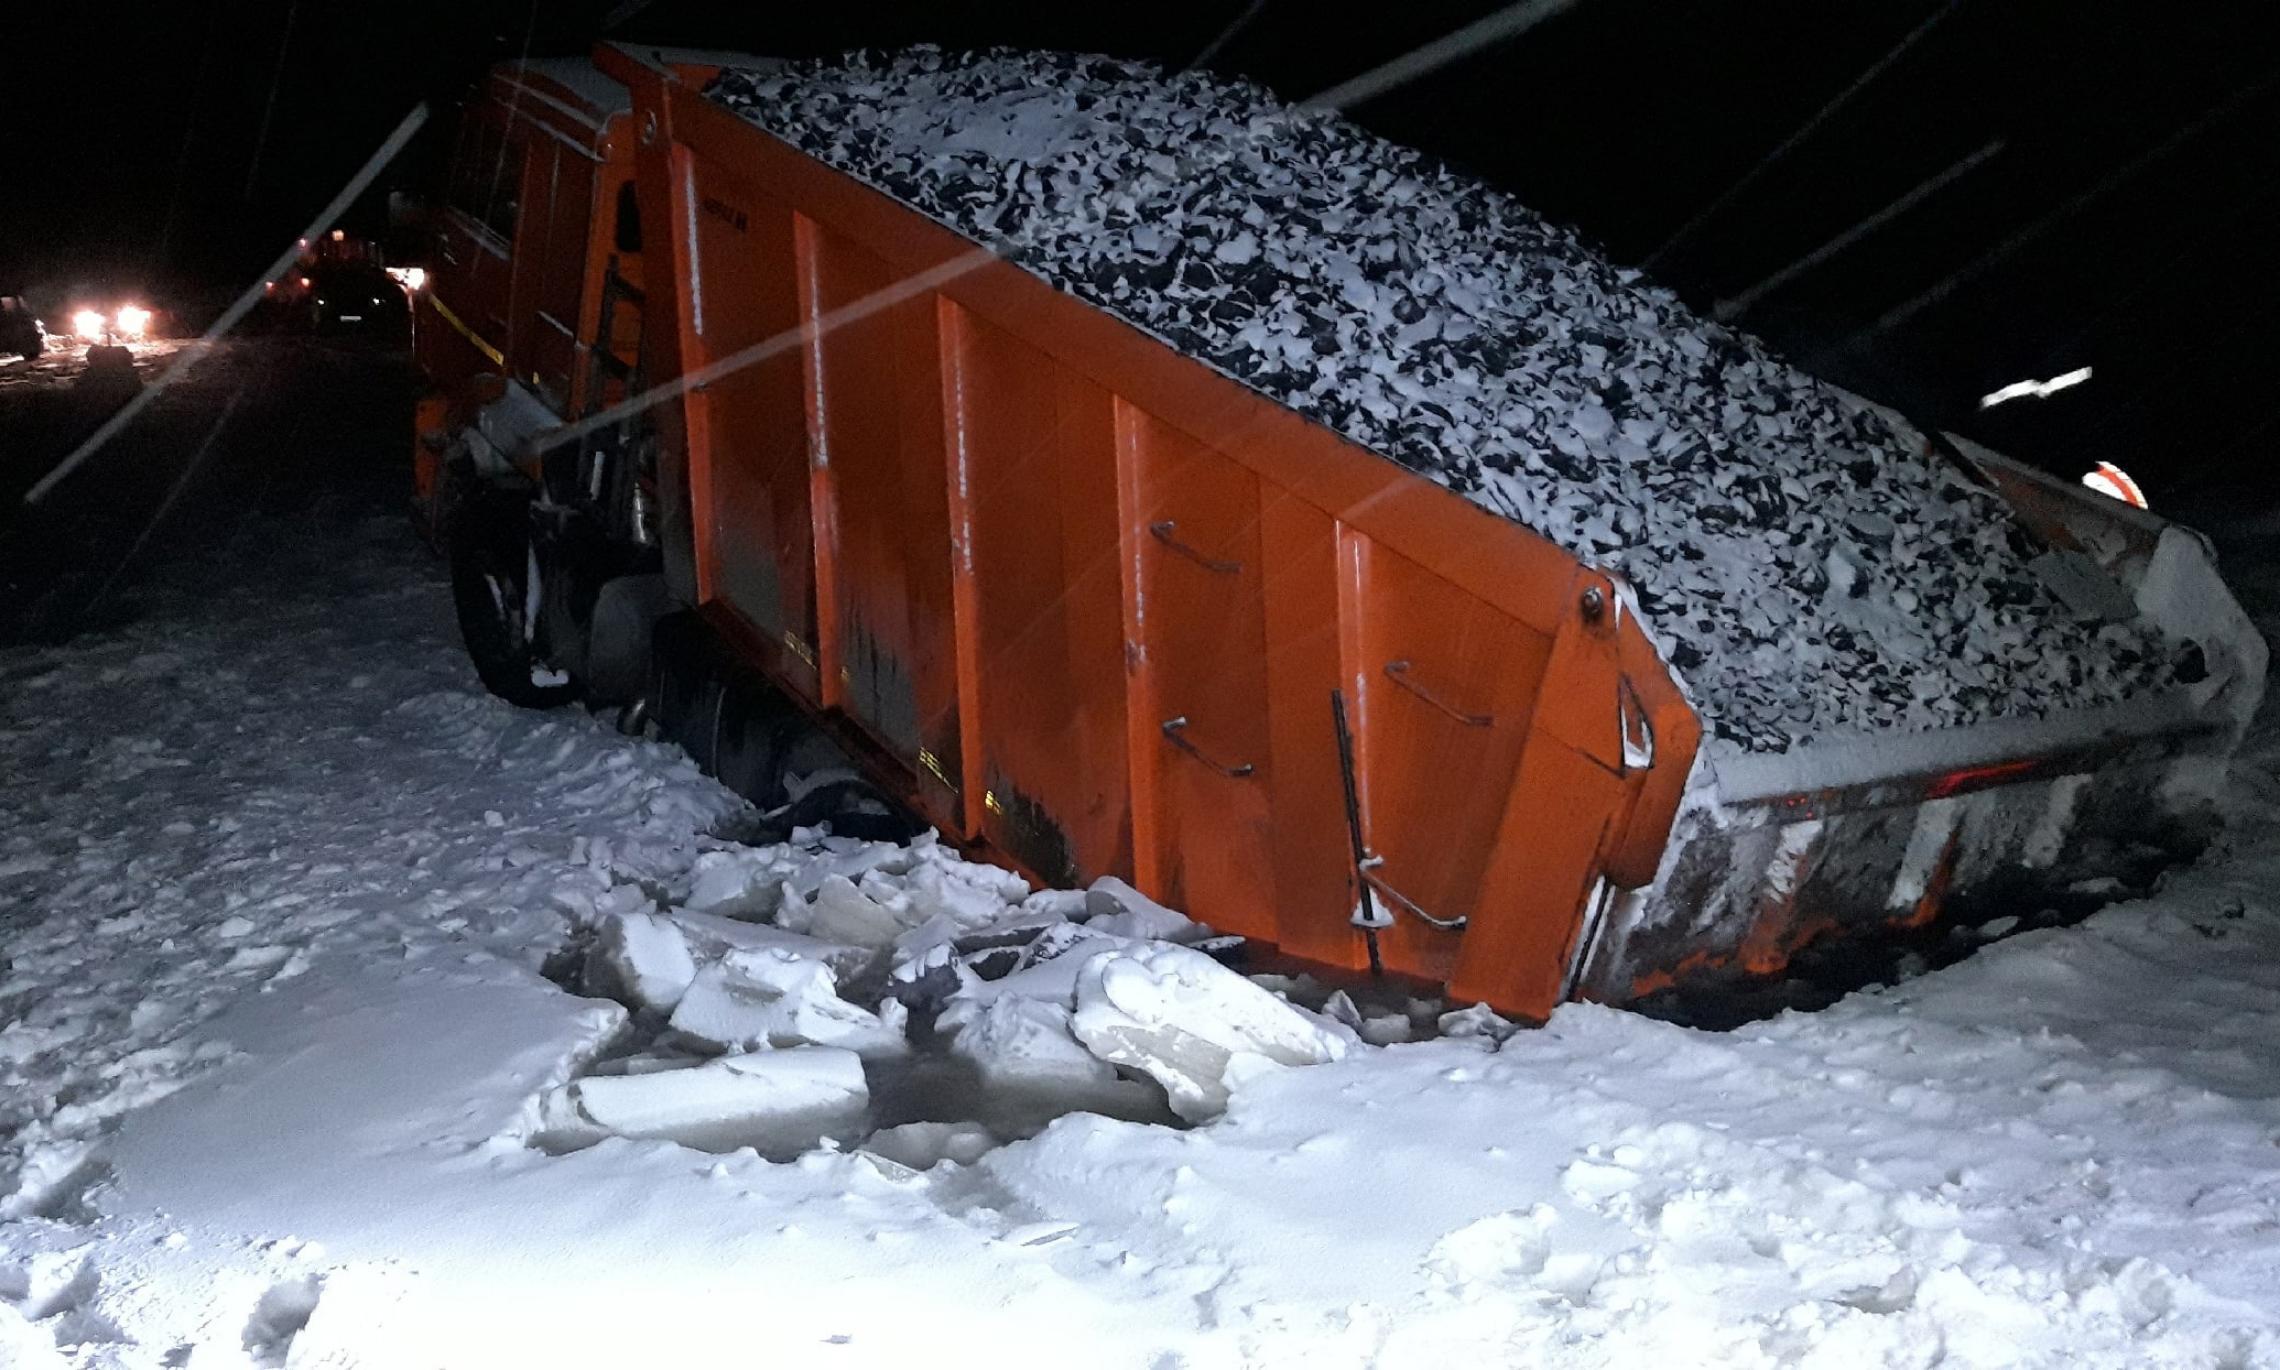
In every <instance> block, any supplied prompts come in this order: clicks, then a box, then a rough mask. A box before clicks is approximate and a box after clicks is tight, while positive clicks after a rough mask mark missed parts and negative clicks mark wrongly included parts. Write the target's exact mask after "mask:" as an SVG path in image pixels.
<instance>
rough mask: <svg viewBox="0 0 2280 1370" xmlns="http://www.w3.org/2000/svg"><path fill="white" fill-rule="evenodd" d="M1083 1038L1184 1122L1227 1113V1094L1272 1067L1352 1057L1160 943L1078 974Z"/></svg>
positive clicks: (1106, 958)
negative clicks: (1158, 1091) (1159, 1091)
mask: <svg viewBox="0 0 2280 1370" xmlns="http://www.w3.org/2000/svg"><path fill="white" fill-rule="evenodd" d="M1074 1027H1075V1031H1076V1035H1077V1040H1079V1041H1081V1042H1083V1043H1084V1044H1085V1046H1086V1047H1087V1048H1088V1049H1089V1050H1090V1051H1091V1052H1092V1053H1093V1054H1094V1055H1095V1056H1098V1057H1100V1058H1101V1059H1102V1060H1104V1061H1110V1062H1113V1063H1115V1064H1117V1065H1120V1066H1129V1067H1131V1068H1132V1069H1134V1070H1138V1071H1141V1072H1143V1073H1145V1074H1147V1075H1148V1076H1150V1077H1151V1078H1153V1079H1154V1080H1155V1081H1156V1082H1157V1083H1158V1084H1161V1085H1162V1086H1163V1087H1164V1091H1165V1093H1166V1094H1168V1095H1169V1096H1170V1097H1171V1103H1172V1109H1173V1111H1174V1112H1176V1113H1178V1114H1179V1115H1180V1116H1181V1117H1183V1118H1187V1119H1190V1120H1191V1121H1193V1120H1201V1119H1206V1118H1212V1117H1216V1116H1218V1115H1219V1114H1220V1113H1221V1112H1223V1111H1225V1109H1226V1107H1227V1100H1228V1096H1229V1094H1230V1092H1231V1091H1232V1090H1233V1089H1235V1088H1236V1087H1237V1086H1239V1085H1240V1084H1241V1083H1242V1081H1243V1080H1244V1079H1246V1078H1248V1077H1250V1076H1251V1075H1253V1074H1255V1073H1257V1072H1259V1071H1261V1070H1264V1069H1268V1068H1271V1067H1273V1066H1278V1065H1282V1066H1306V1065H1320V1064H1322V1063H1324V1062H1327V1061H1335V1060H1338V1059H1340V1058H1341V1057H1343V1056H1344V1055H1345V1054H1346V1043H1345V1042H1344V1041H1343V1040H1341V1039H1340V1038H1339V1037H1337V1036H1335V1035H1333V1034H1332V1033H1330V1032H1329V1031H1327V1030H1325V1029H1323V1028H1321V1027H1319V1026H1317V1025H1316V1024H1315V1023H1313V1022H1311V1021H1309V1020H1308V1018H1307V1017H1306V1016H1305V1015H1303V1014H1301V1013H1300V1012H1299V1011H1298V1010H1296V1009H1294V1008H1292V1007H1291V1006H1290V1005H1289V1004H1286V1003H1284V1002H1283V1001H1282V1000H1280V999H1277V998H1276V997H1275V996H1273V995H1272V994H1269V993H1268V992H1267V991H1265V990H1263V989H1261V988H1259V987H1258V986H1257V985H1254V984H1252V983H1251V982H1250V981H1248V980H1246V979H1244V978H1243V977H1242V976H1240V975H1237V974H1236V973H1235V972H1233V971H1231V970H1229V969H1227V968H1226V967H1225V966H1222V965H1220V964H1219V963H1218V962H1217V961H1214V960H1212V959H1211V958H1210V957H1208V956H1206V955H1204V954H1203V953H1202V952H1199V951H1191V950H1189V949H1188V948H1186V947H1176V946H1171V945H1169V944H1166V943H1161V942H1159V943H1154V944H1151V945H1149V946H1146V947H1143V948H1140V949H1137V950H1133V951H1123V952H1107V953H1103V954H1101V955H1098V956H1094V957H1092V958H1091V959H1089V960H1087V961H1086V962H1085V964H1084V966H1083V968H1082V970H1081V971H1080V972H1079V974H1078V977H1077V1009H1076V1015H1075V1018H1074Z"/></svg>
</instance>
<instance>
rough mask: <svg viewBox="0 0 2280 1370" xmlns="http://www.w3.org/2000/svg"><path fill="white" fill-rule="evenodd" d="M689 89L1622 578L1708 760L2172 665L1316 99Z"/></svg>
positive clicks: (1142, 79) (902, 78) (1175, 81)
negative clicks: (2076, 612) (2064, 599)
mask: <svg viewBox="0 0 2280 1370" xmlns="http://www.w3.org/2000/svg"><path fill="white" fill-rule="evenodd" d="M710 94H711V95H712V97H713V98H714V99H716V100H718V101H719V102H721V103H723V104H725V105H727V106H729V107H730V108H732V109H734V110H736V111H738V112H739V113H741V114H742V115H743V116H744V117H745V118H747V119H749V120H750V121H751V122H753V123H755V124H757V125H759V126H760V127H761V128H764V129H766V130H768V131H770V132H772V133H774V134H776V135H778V136H779V137H782V138H784V139H785V140H787V141H788V142H790V143H792V144H793V145H795V146H797V147H798V148H800V149H801V150H802V151H804V152H807V153H809V154H811V155H813V156H815V157H817V158H819V159H821V160H822V161H824V162H826V163H828V164H830V165H832V166H834V167H837V168H839V169H840V170H842V171H845V172H848V173H850V174H851V175H853V176H855V177H857V178H858V179H860V180H862V181H864V182H866V183H868V184H870V185H872V186H875V187H877V188H878V189H880V190H882V191H884V192H886V193H887V194H889V195H891V196H893V197H895V198H896V199H898V200H900V201H902V202H903V203H905V204H907V205H910V206H911V207H913V208H915V209H917V210H919V211H921V212H923V213H925V214H926V215H928V216H930V217H932V218H934V219H936V220H938V221H940V222H942V223H943V224H945V225H947V226H949V227H951V228H953V229H955V230H957V231H958V232H960V233H962V234H964V235H966V236H968V237H971V238H973V239H975V240H977V241H981V242H986V243H991V244H995V245H998V246H999V247H1000V248H1001V250H1003V251H1005V252H1006V254H1007V255H1008V256H1009V257H1010V259H1011V260H1013V261H1015V262H1017V263H1019V264H1020V265H1021V266H1023V267H1025V268H1027V269H1028V270H1030V271H1032V272H1034V273H1036V274H1037V275H1039V276H1041V277H1043V278H1044V279H1046V280H1047V281H1050V282H1051V283H1052V284H1054V285H1055V286H1057V287H1058V288H1060V289H1062V290H1065V291H1067V292H1069V293H1070V294H1072V295H1075V296H1077V297H1079V298H1081V299H1084V300H1086V301H1089V302H1091V303H1093V304H1095V305H1098V306H1101V307H1103V308H1106V309H1108V310H1110V311H1111V312H1113V313H1115V314H1116V315H1117V316H1119V317H1121V318H1123V319H1125V320H1127V321H1128V322H1130V323H1132V324H1134V325H1135V326H1137V327H1139V328H1141V329H1143V330H1145V331H1147V332H1148V333H1150V334H1153V335H1154V336H1156V337H1158V338H1160V339H1162V340H1163V341H1165V342H1166V343H1168V344H1170V345H1171V346H1173V347H1175V348H1177V349H1179V350H1180V351H1181V352H1184V353H1186V354H1188V355H1190V356H1192V357H1195V358H1197V359H1199V360H1201V361H1203V362H1205V363H1207V364H1209V365H1210V366H1212V367H1214V368H1216V369H1217V370H1219V371H1221V372H1223V373H1225V374H1226V375H1228V376H1230V377H1232V378H1233V379H1235V380H1237V381H1240V382H1241V383H1242V384H1244V385H1246V386H1249V387H1251V388H1253V389H1255V390H1257V391H1259V392H1260V393H1262V394H1265V395H1267V396H1269V397H1271V398H1273V399H1275V400H1277V401H1279V402H1280V403H1282V404H1285V405H1287V406H1289V407H1290V408H1292V409H1294V410H1296V411H1298V412H1299V413H1302V414H1304V415H1306V416H1308V417H1309V418H1312V419H1314V420H1316V421H1318V422H1321V423H1323V424H1325V425H1327V426H1328V427H1330V428H1331V429H1333V430H1335V431H1336V432H1338V433H1339V434H1341V435H1343V436H1344V437H1346V438H1348V439H1350V440H1351V441H1353V442H1355V443H1357V444H1359V445H1360V446H1363V447H1365V448H1368V449H1370V450H1372V451H1374V452H1377V453H1379V454H1380V455H1383V456H1385V457H1387V458H1390V459H1391V460H1393V461H1396V462H1399V463H1400V464H1401V465H1403V466H1405V467H1408V468H1409V469H1411V470H1413V471H1417V472H1419V473H1420V474H1423V475H1425V476H1428V477H1430V478H1431V479H1433V480H1435V481H1438V482H1440V483H1441V484H1443V485H1445V486H1447V487H1449V488H1450V489H1452V490H1454V491H1456V492H1458V493H1459V494H1462V495H1463V496H1465V497H1466V498H1468V499H1470V500H1472V501H1473V502H1474V503H1476V504H1479V505H1481V506H1483V507H1485V508H1487V509H1490V510H1492V511H1494V512H1496V513H1499V514H1501V515H1503V516H1505V517H1507V518H1511V519H1513V520H1515V521H1517V522H1519V523H1521V524H1523V525H1525V526H1527V527H1529V528H1531V529H1534V530H1535V531H1537V532H1539V533H1541V534H1543V535H1544V536H1546V537H1548V538H1550V539H1552V540H1553V541H1555V542H1557V543H1558V544H1560V545H1561V546H1562V547H1565V548H1567V549H1568V550H1570V551H1571V552H1574V553H1575V554H1576V555H1578V556H1580V557H1582V558H1583V559H1584V560H1586V561H1588V562H1591V563H1593V564H1595V565H1599V566H1604V567H1607V568H1609V569H1611V570H1614V571H1616V572H1619V573H1620V574H1622V575H1623V576H1625V577H1627V578H1628V579H1629V581H1630V583H1631V585H1632V586H1633V587H1634V589H1635V590H1636V592H1637V595H1638V600H1639V604H1640V607H1641V609H1642V611H1643V613H1644V616H1645V619H1646V623H1647V627H1648V629H1649V631H1650V632H1652V633H1653V634H1654V636H1655V638H1656V640H1657V642H1658V645H1659V646H1660V647H1661V649H1662V651H1663V652H1664V654H1665V655H1666V656H1667V657H1668V658H1669V660H1670V662H1671V664H1672V665H1673V666H1674V667H1676V668H1677V669H1678V671H1679V672H1680V674H1681V675H1682V677H1683V678H1684V680H1685V681H1686V683H1687V686H1688V688H1689V690H1690V693H1691V695H1692V697H1693V698H1694V700H1695V701H1696V703H1697V704H1698V706H1699V707H1700V708H1701V710H1702V712H1703V713H1704V715H1705V720H1706V722H1707V723H1708V725H1709V727H1710V728H1711V730H1712V732H1713V735H1714V736H1715V737H1716V738H1718V739H1722V741H1723V744H1724V745H1726V746H1728V747H1739V748H1742V749H1746V750H1749V751H1756V752H1778V751H1783V750H1787V749H1788V748H1790V747H1791V746H1793V745H1795V744H1797V743H1799V742H1801V741H1804V740H1807V739H1810V738H1814V737H1818V736H1821V735H1823V734H1825V733H1827V732H1830V731H1832V730H1837V729H1901V730H1912V729H1924V728H1934V727H1941V726H1949V725H1956V724H1964V723H1970V722H1974V721H1977V720H1981V719H1985V718H1993V717H2002V716H2027V715H2038V714H2041V713H2044V712H2047V711H2049V710H2051V709H2053V708H2056V707H2060V706H2062V705H2067V704H2081V703H2095V702H2105V701H2111V700H2114V699H2118V698H2121V697H2123V696H2126V695H2129V694H2131V693H2134V692H2136V691H2139V690H2142V689H2144V688H2147V687H2149V686H2152V685H2155V684H2159V683H2161V682H2162V681H2164V680H2165V679H2166V678H2167V675H2168V666H2167V660H2166V651H2165V649H2164V648H2163V647H2162V646H2161V643H2160V639H2159V637H2158V635H2157V634H2155V633H2153V632H2152V631H2151V630H2150V629H2148V628H2146V627H2144V626H2143V625H2141V624H2137V623H2129V624H2107V625H2105V626H2104V627H2097V626H2093V625H2088V624H2084V623H2081V622H2078V621H2076V620H2074V619H2072V618H2070V617H2069V616H2068V615H2067V614H2066V613H2065V611H2064V610H2063V609H2062V608H2061V607H2060V605H2059V604H2058V602H2057V601H2056V599H2055V598H2054V597H2053V596H2052V594H2051V593H2050V591H2049V590H2048V589H2047V588H2046V587H2045V586H2044V585H2043V584H2042V583H2041V582H2040V581H2039V580H2038V579H2037V578H2036V576H2035V575H2034V573H2033V572H2032V571H2031V570H2030V569H2029V567H2028V564H2027V563H2028V559H2029V558H2030V557H2031V556H2032V555H2034V553H2035V551H2036V550H2037V549H2035V548H2034V547H2033V546H2032V545H2031V544H2030V543H2029V541H2028V540H2027V537H2026V535H2025V533H2024V531H2023V530H2022V529H2021V528H2020V527H2019V526H2018V524H2017V523H2016V521H2015V520H2014V519H2013V518H2012V517H2011V516H2010V515H2009V513H2008V511H2007V510H2006V508H2005V507H2004V506H2003V505H2002V504H2001V503H2000V501H1999V500H1997V499H1996V498H1995V497H1994V496H1992V495H1990V494H1986V493H1984V492H1982V491H1980V490H1978V489H1975V488H1973V487H1972V486H1970V485H1969V484H1967V483H1966V482H1965V481H1964V480H1963V479H1962V478H1961V477H1960V476H1959V475H1957V474H1955V473H1954V472H1952V471H1950V470H1948V469H1947V468H1945V467H1943V466H1941V465H1938V464H1936V463H1935V462H1933V461H1930V460H1927V459H1926V458H1925V457H1924V456H1922V455H1921V454H1920V453H1919V452H1917V451H1916V450H1915V449H1914V447H1913V446H1911V444H1910V442H1909V440H1907V439H1905V438H1903V437H1902V436H1900V435H1899V434H1897V433H1895V432H1894V430H1893V428H1892V426H1891V425H1890V424H1888V423H1887V422H1886V421H1885V420H1884V418H1882V417H1881V416H1880V415H1877V414H1875V413H1873V412H1869V411H1867V410H1865V409H1863V408H1862V407H1861V406H1859V405H1858V404H1856V403H1853V402H1851V401H1849V400H1848V399H1847V398H1845V397H1844V396H1842V395H1841V394H1839V393H1838V392H1837V391H1835V390H1834V389H1833V388H1831V387H1829V386H1827V385H1825V384H1823V383H1822V382H1820V381H1817V380H1815V379H1813V378H1812V377H1810V376H1807V375H1805V374H1803V373H1801V372H1799V371H1797V370H1796V369H1794V368H1792V367H1790V366H1789V365H1787V364H1786V363H1784V362H1782V361H1781V360H1779V359H1778V358H1776V357H1774V356H1773V355H1772V354H1771V353H1769V352H1768V351H1767V350H1766V348H1765V346H1764V345H1763V344H1762V343H1760V342H1759V341H1757V340H1756V339H1754V338H1751V337H1748V336H1746V335H1743V334H1740V333H1736V332H1734V331H1732V330H1730V329H1728V328H1725V327H1723V326H1720V325H1718V324H1715V323H1711V322H1708V321H1705V320H1703V319H1700V318H1697V317H1695V316H1694V315H1693V314H1691V313H1690V312H1688V311H1687V309H1686V308H1685V307H1684V306H1683V305H1682V304H1681V303H1680V302H1679V300H1678V299H1677V297H1676V296H1674V295H1673V294H1671V293H1670V292H1669V291H1667V290H1664V289H1662V288H1659V287H1656V286H1653V285H1650V284H1649V283H1647V282H1646V281H1645V280H1644V279H1643V278H1641V277H1640V276H1639V275H1638V273H1636V272H1633V271H1629V270H1626V269H1623V268H1621V267H1617V266H1615V265H1614V264H1612V263H1610V262H1608V261H1607V260H1606V259H1605V258H1603V257H1601V256H1599V255H1598V254H1597V253H1596V252H1595V251H1593V250H1592V249H1591V248H1590V247H1588V246H1587V245H1586V244H1584V243H1583V242H1582V241H1581V240H1579V239H1578V238H1577V237H1576V235H1575V234H1573V233H1572V232H1570V231H1568V230H1566V229H1564V228H1561V227H1559V226H1557V225H1555V224H1551V223H1548V222H1546V221H1545V220H1544V219H1543V218H1541V217H1539V216H1538V215H1536V214H1535V213H1533V212H1532V211H1530V210H1528V209H1527V208H1526V207H1524V206H1523V205H1521V204H1519V203H1518V202H1516V201H1514V200H1513V199H1511V198H1510V197H1509V196H1506V195H1504V194H1501V193H1499V192H1497V191H1496V190H1494V189H1491V188H1490V187H1488V186H1486V185H1484V184H1482V183H1480V182H1478V181H1476V180H1473V179H1471V178H1468V177H1466V176H1463V175H1460V174H1458V173H1456V172H1454V171H1452V170H1450V169H1449V168H1447V167H1444V166H1442V165H1440V164H1439V163H1437V162H1435V161H1434V160H1433V159H1431V158H1429V157H1427V156H1425V155H1423V154H1421V153H1418V152H1416V151H1413V150H1411V149H1407V148H1403V147H1399V146H1397V145H1395V144H1392V143H1389V142H1386V141H1385V140H1383V139H1381V138H1378V137H1376V136H1374V135H1372V134H1370V133H1368V132H1366V131H1364V130H1363V129H1361V128H1359V127H1357V126H1355V125H1354V124H1352V123H1349V122H1347V121H1346V120H1345V119H1343V118H1341V117H1339V116H1337V115H1335V114H1331V113H1326V112H1320V111H1310V110H1304V109H1298V108H1294V107H1291V106H1287V105H1284V104H1282V103H1280V102H1279V101H1277V100H1276V99H1275V98H1274V97H1273V96H1271V95H1270V94H1269V93H1267V92H1266V91H1265V90H1263V89H1261V88H1259V87H1257V86H1254V85H1249V84H1241V83H1231V82H1228V81H1225V80H1222V79H1220V78H1218V77H1215V76H1211V75H1209V74H1206V73H1201V72H1186V73H1181V74H1177V75H1166V74H1164V73H1162V72H1161V71H1159V70H1157V69H1155V68H1153V67H1149V66H1144V65H1138V64H1133V63H1127V62H1120V61H1115V60H1111V59H1107V58H1100V57H1083V56H1070V55H1064V54H1049V53H1013V52H991V53H983V54H965V55H954V54H948V53H944V52H940V51H937V50H933V49H915V50H912V51H909V52H903V53H899V54H894V55H890V56H878V55H872V54H854V55H850V56H848V57H845V58H840V59H834V60H829V61H823V62H815V63H807V64H800V65H794V66H790V67H786V68H782V69H778V70H772V71H767V72H759V71H743V70H729V71H726V72H723V73H722V74H721V76H720V77H719V78H718V79H717V80H716V82H715V83H714V84H713V86H712V87H711V90H710ZM1204 436H1206V437H1208V436H1209V435H1208V434H1207V435H1204Z"/></svg>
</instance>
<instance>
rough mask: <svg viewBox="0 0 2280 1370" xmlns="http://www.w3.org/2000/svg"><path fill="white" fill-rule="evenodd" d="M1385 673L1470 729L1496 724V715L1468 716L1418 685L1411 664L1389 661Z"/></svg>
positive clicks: (1402, 686) (1395, 682) (1396, 682)
mask: <svg viewBox="0 0 2280 1370" xmlns="http://www.w3.org/2000/svg"><path fill="white" fill-rule="evenodd" d="M1385 673H1386V675H1387V676H1388V677H1389V678H1390V679H1391V680H1392V681H1393V683H1394V684H1396V685H1399V686H1400V687H1401V688H1402V689H1404V690H1407V691H1409V693H1411V694H1413V695H1415V696H1417V697H1418V698H1419V699H1422V700H1424V701H1425V702H1426V703H1428V704H1430V705H1432V706H1433V707H1434V708H1436V709H1439V710H1440V711H1441V712H1442V713H1445V714H1447V715H1448V716H1449V717H1451V718H1453V719H1455V720H1457V722H1459V723H1462V724H1464V725H1465V726H1466V727H1468V728H1485V727H1487V726H1489V725H1490V724H1492V723H1494V722H1496V715H1494V714H1468V713H1466V712H1465V711H1464V710H1462V709H1460V708H1458V707H1457V706H1456V705H1454V704H1451V703H1450V702H1449V701H1447V700H1445V699H1443V698H1441V697H1440V696H1439V695H1437V694H1435V693H1433V692H1432V691H1431V690H1428V689H1426V688H1425V687H1424V686H1422V685H1420V684H1418V683H1417V682H1416V681H1415V680H1413V679H1411V678H1410V675H1409V663H1408V662H1406V661H1389V662H1387V663H1385Z"/></svg>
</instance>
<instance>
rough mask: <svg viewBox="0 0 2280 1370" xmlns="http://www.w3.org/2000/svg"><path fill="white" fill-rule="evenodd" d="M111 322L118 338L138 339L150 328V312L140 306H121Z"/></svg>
mask: <svg viewBox="0 0 2280 1370" xmlns="http://www.w3.org/2000/svg"><path fill="white" fill-rule="evenodd" d="M112 322H113V324H114V325H115V330H116V331H117V333H118V334H119V336H121V337H125V338H140V337H141V336H142V335H143V330H144V329H146V328H149V327H150V311H149V310H147V309H144V308H143V307H142V306H140V305H132V304H127V305H121V306H119V312H118V314H117V315H115V316H114V317H113V320H112Z"/></svg>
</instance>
